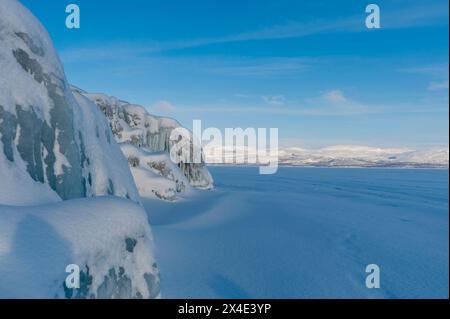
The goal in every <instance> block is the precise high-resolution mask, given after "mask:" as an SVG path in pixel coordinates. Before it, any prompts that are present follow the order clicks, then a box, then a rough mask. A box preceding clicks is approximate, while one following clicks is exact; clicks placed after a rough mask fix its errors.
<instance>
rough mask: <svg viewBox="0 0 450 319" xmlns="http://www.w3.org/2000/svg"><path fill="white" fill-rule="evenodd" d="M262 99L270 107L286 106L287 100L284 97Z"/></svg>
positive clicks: (269, 96)
mask: <svg viewBox="0 0 450 319" xmlns="http://www.w3.org/2000/svg"><path fill="white" fill-rule="evenodd" d="M261 98H262V99H263V101H264V102H266V103H267V104H270V105H284V104H285V103H286V98H285V97H284V96H283V95H264V96H262V97H261Z"/></svg>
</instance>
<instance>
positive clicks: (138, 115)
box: [72, 87, 214, 200]
mask: <svg viewBox="0 0 450 319" xmlns="http://www.w3.org/2000/svg"><path fill="white" fill-rule="evenodd" d="M72 90H73V91H74V94H75V95H76V94H82V95H83V96H85V97H86V98H88V99H89V100H91V101H92V102H93V103H95V104H96V105H97V106H98V107H99V109H100V110H101V111H102V112H103V113H104V114H105V115H106V118H107V119H108V121H109V124H110V126H111V129H112V132H113V134H114V137H115V139H116V141H117V142H118V143H120V144H122V145H127V144H128V145H130V144H131V145H132V146H134V148H136V149H140V150H142V152H143V153H145V155H142V154H143V153H142V154H140V155H139V156H145V157H146V158H150V157H149V156H150V155H151V154H154V156H155V157H154V158H153V159H152V160H151V162H159V163H163V162H164V163H165V164H164V165H165V166H167V167H170V170H171V172H172V173H171V175H172V176H163V177H165V178H168V179H169V181H164V180H163V178H161V177H157V178H153V177H154V176H153V175H152V174H151V173H149V172H148V171H146V170H148V165H147V164H148V163H146V164H145V165H140V167H139V168H133V167H131V171H132V173H133V175H134V178H135V182H136V183H137V184H138V189H139V191H140V194H141V196H149V195H150V194H158V195H156V196H157V197H158V198H160V199H165V200H174V199H175V197H179V195H180V194H177V193H183V192H184V190H189V188H188V187H186V185H187V184H190V185H191V186H192V187H195V188H199V189H212V188H213V184H214V181H213V179H212V176H211V174H209V172H208V169H207V168H206V166H205V165H204V163H194V164H192V163H190V161H187V160H184V162H183V164H180V165H178V166H179V167H177V166H176V165H173V163H169V161H170V159H169V156H168V154H169V153H170V152H172V151H174V149H175V148H174V145H175V144H174V142H173V141H172V140H170V135H171V133H172V132H173V130H174V129H176V128H180V127H181V126H180V124H179V123H178V122H177V121H176V120H174V119H171V118H163V117H158V116H154V115H151V114H149V113H148V112H147V110H146V109H145V108H144V107H143V106H140V105H135V104H130V103H128V102H124V101H122V100H119V99H118V98H115V97H112V96H108V95H106V94H102V93H86V92H83V91H82V90H80V89H78V88H76V87H72ZM191 144H192V142H191V140H190V136H189V138H186V137H185V138H182V139H181V141H178V142H177V143H176V145H177V147H178V148H177V150H179V151H180V152H179V153H181V154H182V155H186V154H188V153H189V154H190V152H187V150H189V149H190V147H191ZM131 149H132V147H131V146H127V148H126V149H124V148H123V147H122V150H123V151H126V150H131ZM124 153H125V155H126V156H127V158H129V157H130V156H129V154H126V152H124ZM163 153H165V154H166V155H164V154H163ZM161 156H162V157H163V158H161ZM203 159H204V158H202V160H203ZM182 174H184V176H185V178H182V177H181V176H180V175H182ZM159 175H161V174H159ZM175 175H176V176H175ZM185 179H187V181H188V183H185V182H184V180H185ZM177 180H178V181H180V182H183V184H184V186H182V187H181V188H180V187H179V186H177V188H178V190H176V191H175V192H174V187H172V186H170V185H171V184H173V181H175V182H176V181H177ZM171 181H172V182H171ZM154 196H155V195H154Z"/></svg>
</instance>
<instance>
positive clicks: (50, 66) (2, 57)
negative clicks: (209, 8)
mask: <svg viewBox="0 0 450 319" xmlns="http://www.w3.org/2000/svg"><path fill="white" fill-rule="evenodd" d="M17 34H21V35H22V36H21V37H19V36H18V35H17ZM0 40H1V42H2V45H1V46H0V70H2V74H4V75H8V77H3V76H0V105H2V106H3V107H5V108H7V110H8V111H10V112H12V111H13V108H15V107H16V104H18V105H21V106H23V107H25V108H27V107H28V106H30V105H43V106H44V105H45V106H46V107H45V108H43V109H41V110H40V111H42V112H38V114H39V116H41V118H45V119H47V120H48V118H49V109H50V106H51V103H50V99H49V97H48V95H47V92H46V89H45V87H44V85H42V84H40V83H38V82H36V81H29V80H28V76H29V74H27V72H26V71H25V70H24V69H22V68H18V67H17V61H16V59H15V58H14V56H13V54H12V51H13V50H17V49H21V50H24V51H25V52H28V53H29V54H30V55H33V57H34V58H35V59H36V60H37V61H38V63H39V64H40V65H41V66H42V67H43V69H45V70H48V73H49V74H52V76H53V77H55V78H59V79H63V78H65V76H64V72H63V68H62V66H61V63H60V61H59V58H58V56H57V54H56V51H55V49H54V47H53V44H52V42H51V40H50V37H49V35H48V33H47V31H46V30H45V28H44V27H43V26H42V25H41V24H40V23H39V21H37V19H36V18H35V17H34V16H33V15H32V14H31V13H30V12H29V11H28V9H26V8H25V7H24V6H22V5H21V4H20V2H19V1H16V0H2V1H1V2H0ZM27 42H28V43H27ZM36 48H37V49H38V50H36ZM32 49H33V50H34V51H35V52H37V53H39V50H41V51H42V53H43V54H35V53H33V52H32V51H31V50H32ZM24 92H26V94H24Z"/></svg>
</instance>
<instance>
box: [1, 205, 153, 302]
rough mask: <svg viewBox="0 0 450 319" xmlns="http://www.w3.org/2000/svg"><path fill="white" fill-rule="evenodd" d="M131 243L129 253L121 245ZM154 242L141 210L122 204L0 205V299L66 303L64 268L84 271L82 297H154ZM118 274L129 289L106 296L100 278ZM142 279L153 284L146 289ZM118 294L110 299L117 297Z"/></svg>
mask: <svg viewBox="0 0 450 319" xmlns="http://www.w3.org/2000/svg"><path fill="white" fill-rule="evenodd" d="M127 238H133V239H135V240H136V241H137V242H136V245H135V247H134V249H133V251H132V252H130V251H129V250H127V248H126V239H127ZM152 247H153V240H152V235H151V232H150V228H149V225H148V222H147V220H146V215H145V213H144V211H143V210H142V208H141V207H140V206H139V205H137V204H135V203H133V202H131V201H129V200H125V199H120V198H114V197H97V198H91V199H78V200H71V201H64V202H59V203H54V204H47V205H41V206H28V207H13V206H4V205H3V206H2V205H0V273H1V274H2V276H0V298H55V297H56V298H65V297H66V294H65V291H64V289H63V283H64V281H65V278H66V276H67V275H68V274H67V273H65V269H66V266H67V265H69V264H76V265H79V267H80V268H81V270H85V265H88V266H89V274H90V275H91V276H92V283H91V284H90V285H89V287H88V293H87V296H88V297H90V296H94V297H98V298H105V297H115V298H132V297H133V296H136V295H137V294H138V293H140V294H141V295H142V297H143V298H149V297H158V296H159V288H158V286H159V279H157V278H158V276H159V275H158V270H157V268H156V267H155V266H154V265H155V261H154V259H153V256H152V251H153V248H152ZM121 267H122V268H123V269H124V271H125V276H126V277H127V278H128V279H129V280H131V287H130V288H131V289H130V290H127V289H124V288H125V287H120V285H119V287H118V288H117V291H119V292H121V293H123V294H120V293H119V294H118V295H113V296H107V295H105V289H104V287H105V282H106V279H105V277H108V276H109V274H110V271H111V269H115V270H116V272H117V273H119V269H120V268H121ZM144 276H152V277H153V278H155V279H156V280H155V281H154V286H153V287H149V286H148V285H147V281H146V280H145V277H144ZM117 291H116V292H115V293H117Z"/></svg>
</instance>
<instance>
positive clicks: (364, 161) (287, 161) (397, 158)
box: [205, 145, 449, 168]
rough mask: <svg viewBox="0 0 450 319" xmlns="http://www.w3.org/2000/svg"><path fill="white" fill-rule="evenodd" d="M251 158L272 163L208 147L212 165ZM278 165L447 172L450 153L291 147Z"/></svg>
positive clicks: (237, 151) (251, 151)
mask: <svg viewBox="0 0 450 319" xmlns="http://www.w3.org/2000/svg"><path fill="white" fill-rule="evenodd" d="M262 153H264V152H262ZM248 154H252V155H253V156H254V157H257V158H258V163H261V164H264V163H267V162H268V160H269V159H268V158H266V157H267V156H263V157H259V156H260V155H258V152H257V150H256V149H251V148H250V149H248V148H246V147H240V148H235V149H233V148H230V147H228V148H218V147H215V146H213V147H209V146H206V147H205V157H206V162H207V163H208V164H236V165H244V164H246V163H247V162H246V161H247V157H248ZM278 161H279V163H278V164H279V165H281V166H283V165H284V166H312V167H313V166H316V167H436V168H441V167H444V168H445V167H448V165H449V149H448V147H438V148H436V147H435V148H429V149H420V150H413V149H409V148H379V147H369V146H358V145H336V146H330V147H326V148H321V149H304V148H298V147H290V148H281V149H279V150H278ZM251 164H254V163H251Z"/></svg>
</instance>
